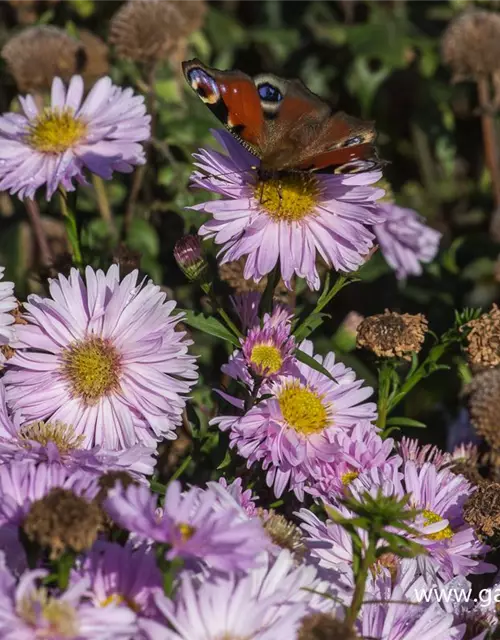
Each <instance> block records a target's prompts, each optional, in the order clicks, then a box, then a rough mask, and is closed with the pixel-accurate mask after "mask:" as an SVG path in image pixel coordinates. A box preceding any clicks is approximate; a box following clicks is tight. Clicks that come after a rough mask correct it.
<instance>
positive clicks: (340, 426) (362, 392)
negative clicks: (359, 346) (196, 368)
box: [213, 341, 376, 500]
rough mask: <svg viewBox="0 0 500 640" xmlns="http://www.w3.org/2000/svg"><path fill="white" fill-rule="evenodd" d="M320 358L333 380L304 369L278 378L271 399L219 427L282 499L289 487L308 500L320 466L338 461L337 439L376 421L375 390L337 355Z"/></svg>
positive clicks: (307, 346) (305, 347) (269, 388)
mask: <svg viewBox="0 0 500 640" xmlns="http://www.w3.org/2000/svg"><path fill="white" fill-rule="evenodd" d="M300 349H301V350H302V351H304V352H305V353H307V354H308V355H310V356H313V346H312V343H311V342H309V341H304V342H303V343H302V344H301V345H300ZM314 358H315V359H316V360H317V361H318V362H319V363H320V364H322V365H323V367H325V369H327V370H328V371H329V373H330V374H331V376H332V378H333V380H332V379H331V378H328V377H327V376H325V375H324V374H322V373H319V372H317V371H315V370H314V369H312V368H311V367H309V366H308V365H305V364H302V363H298V364H297V375H295V376H292V375H283V376H277V377H276V379H275V380H273V381H270V382H269V383H268V384H266V388H265V399H263V400H262V401H260V402H259V403H258V404H256V405H255V406H253V407H252V408H251V409H250V410H249V411H247V412H246V413H245V414H244V415H243V416H241V417H240V416H230V417H224V418H216V419H215V420H214V421H213V423H214V424H218V425H219V427H220V429H222V430H229V438H230V441H231V446H232V447H236V448H237V450H238V453H239V454H240V455H241V456H243V457H244V458H247V459H248V465H249V466H250V465H252V464H253V463H255V462H260V463H261V464H262V466H263V468H264V469H265V470H267V476H266V480H267V484H268V486H270V487H271V486H273V487H274V492H275V495H276V496H277V497H279V496H281V495H282V493H283V491H285V489H287V488H288V487H289V488H290V489H292V490H293V491H295V493H296V495H297V497H298V498H299V499H301V500H302V499H303V497H304V484H305V483H308V482H309V481H312V480H313V474H314V472H315V469H316V466H317V464H318V463H320V462H328V461H331V460H332V459H333V457H334V456H335V455H336V452H337V447H336V445H335V442H334V436H335V434H336V433H337V432H338V431H339V430H344V431H351V430H352V429H353V428H354V426H355V425H356V424H357V423H358V422H361V421H368V420H373V419H374V418H375V411H376V406H375V404H373V403H370V402H365V400H366V399H367V398H368V397H369V396H370V395H371V394H372V389H371V388H370V387H364V386H363V380H356V377H355V374H354V372H353V371H352V369H348V368H346V367H345V366H344V365H343V364H341V363H336V362H335V355H334V353H329V354H327V355H326V356H325V358H322V357H321V356H319V355H316V356H314ZM268 396H270V397H268Z"/></svg>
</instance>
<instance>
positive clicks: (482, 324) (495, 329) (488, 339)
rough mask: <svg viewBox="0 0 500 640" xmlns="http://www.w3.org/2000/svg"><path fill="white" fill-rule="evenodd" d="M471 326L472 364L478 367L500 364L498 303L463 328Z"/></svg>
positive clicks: (468, 335) (470, 356)
mask: <svg viewBox="0 0 500 640" xmlns="http://www.w3.org/2000/svg"><path fill="white" fill-rule="evenodd" d="M466 328H469V329H470V331H469V333H468V334H467V347H466V350H467V355H468V358H469V362H470V363H471V365H474V366H476V367H480V368H483V367H497V366H498V365H500V309H499V308H498V307H497V305H496V304H494V305H493V307H492V308H491V311H489V312H488V313H483V315H482V316H480V317H479V318H477V320H471V321H470V322H468V323H467V324H465V325H464V326H463V327H462V328H461V330H462V331H465V330H466Z"/></svg>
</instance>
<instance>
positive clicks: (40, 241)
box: [24, 198, 53, 267]
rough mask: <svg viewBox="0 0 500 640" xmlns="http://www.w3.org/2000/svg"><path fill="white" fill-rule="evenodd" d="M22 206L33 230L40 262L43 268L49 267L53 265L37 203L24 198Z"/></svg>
mask: <svg viewBox="0 0 500 640" xmlns="http://www.w3.org/2000/svg"><path fill="white" fill-rule="evenodd" d="M24 204H25V205H26V211H27V212H28V217H29V219H30V223H31V228H32V229H33V235H34V236H35V239H36V243H37V245H38V250H39V252H40V262H41V264H42V265H43V266H44V267H50V266H51V265H52V263H53V258H52V253H51V251H50V247H49V243H48V241H47V236H46V235H45V231H44V229H43V225H42V219H41V217H40V208H39V207H38V203H37V202H35V200H30V199H29V198H26V199H25V200H24Z"/></svg>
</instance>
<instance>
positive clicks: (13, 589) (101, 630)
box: [0, 554, 137, 640]
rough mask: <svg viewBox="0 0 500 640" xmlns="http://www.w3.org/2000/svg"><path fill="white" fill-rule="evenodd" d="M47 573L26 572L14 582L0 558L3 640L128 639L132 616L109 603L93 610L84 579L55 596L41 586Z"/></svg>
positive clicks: (133, 630) (133, 627)
mask: <svg viewBox="0 0 500 640" xmlns="http://www.w3.org/2000/svg"><path fill="white" fill-rule="evenodd" d="M47 574H48V571H44V570H43V569H39V570H36V571H26V572H25V573H24V574H23V575H22V576H21V577H20V579H19V581H18V582H17V581H16V580H15V578H14V576H13V575H12V574H11V573H10V571H9V570H8V568H7V567H6V565H5V558H4V556H3V554H1V555H0V636H1V637H2V638H3V640H39V639H41V638H47V639H49V638H50V639H51V640H56V639H57V640H59V639H62V638H64V639H67V640H115V639H118V640H130V638H135V637H137V627H136V615H135V613H134V612H133V611H131V610H130V609H127V608H123V607H118V606H115V605H114V604H112V603H111V604H109V605H108V606H107V607H94V606H93V605H92V604H90V603H88V602H87V601H86V598H85V592H86V590H87V587H88V584H89V582H88V580H87V579H85V578H84V579H81V580H79V581H77V582H75V583H74V584H73V585H72V586H71V587H70V588H69V589H68V590H67V591H65V592H63V593H59V592H56V591H50V590H49V589H48V587H44V586H41V585H40V584H39V583H40V581H41V580H42V579H43V578H45V577H46V576H47Z"/></svg>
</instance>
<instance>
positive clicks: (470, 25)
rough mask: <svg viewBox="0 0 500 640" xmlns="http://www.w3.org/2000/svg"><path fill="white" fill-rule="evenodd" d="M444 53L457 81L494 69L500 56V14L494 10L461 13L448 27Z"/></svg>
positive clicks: (490, 71) (444, 39)
mask: <svg viewBox="0 0 500 640" xmlns="http://www.w3.org/2000/svg"><path fill="white" fill-rule="evenodd" d="M442 56H443V61H444V62H445V63H446V64H448V65H450V67H451V68H452V71H453V80H454V81H455V82H457V81H460V80H463V79H467V78H471V77H478V76H480V75H484V74H487V73H493V72H494V71H495V70H496V69H498V67H499V59H500V15H498V14H497V13H494V12H492V11H466V12H465V13H462V14H461V15H459V16H458V17H457V18H455V19H454V20H452V21H451V22H450V24H449V25H448V28H447V29H446V31H445V34H444V36H443V40H442Z"/></svg>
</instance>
